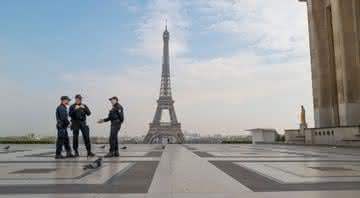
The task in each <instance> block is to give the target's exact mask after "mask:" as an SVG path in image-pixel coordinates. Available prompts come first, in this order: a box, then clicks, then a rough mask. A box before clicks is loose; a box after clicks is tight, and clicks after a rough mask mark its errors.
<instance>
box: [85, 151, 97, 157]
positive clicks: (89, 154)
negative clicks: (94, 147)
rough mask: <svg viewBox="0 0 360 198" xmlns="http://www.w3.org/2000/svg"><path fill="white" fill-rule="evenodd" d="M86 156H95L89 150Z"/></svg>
mask: <svg viewBox="0 0 360 198" xmlns="http://www.w3.org/2000/svg"><path fill="white" fill-rule="evenodd" d="M87 156H88V157H95V154H94V153H93V152H91V151H89V152H88V155H87Z"/></svg>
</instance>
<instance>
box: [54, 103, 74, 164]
mask: <svg viewBox="0 0 360 198" xmlns="http://www.w3.org/2000/svg"><path fill="white" fill-rule="evenodd" d="M69 102H70V98H69V97H67V96H62V97H61V104H60V105H59V106H58V107H57V108H56V128H57V140H56V155H55V159H63V158H65V157H64V156H62V155H61V152H62V147H63V146H64V147H65V151H66V157H74V155H73V154H72V153H71V148H70V144H69V136H68V132H67V128H68V126H69V124H70V122H69V119H68V112H67V108H66V106H67V105H69Z"/></svg>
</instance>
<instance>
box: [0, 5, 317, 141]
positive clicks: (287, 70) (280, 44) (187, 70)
mask: <svg viewBox="0 0 360 198" xmlns="http://www.w3.org/2000/svg"><path fill="white" fill-rule="evenodd" d="M186 3H188V4H189V2H186ZM191 4H192V6H197V7H194V9H198V10H201V12H203V13H204V15H206V16H208V17H209V18H211V20H212V24H211V25H209V28H208V30H211V31H218V32H223V33H225V34H228V35H230V36H228V37H227V38H226V39H227V40H229V41H233V40H238V38H239V37H241V39H244V40H250V41H253V44H254V45H253V46H240V45H239V49H238V50H237V51H234V52H232V53H230V54H228V55H226V56H215V57H209V58H206V59H198V58H197V57H194V56H191V55H190V53H187V52H189V43H188V37H187V36H188V32H189V29H188V27H189V25H190V23H189V20H196V19H194V18H189V16H188V15H187V13H186V8H185V7H184V6H185V4H184V1H170V0H153V1H150V2H149V4H148V7H147V8H146V10H145V14H144V16H143V17H142V19H141V21H140V23H139V26H138V29H137V31H136V34H137V36H138V41H139V42H138V45H137V46H136V48H134V49H132V51H133V52H136V54H137V55H138V57H139V58H144V57H150V58H153V59H155V60H159V62H158V64H156V65H145V66H131V65H130V66H128V67H126V68H127V70H121V71H112V72H111V73H99V72H97V71H88V72H87V73H72V74H67V75H65V76H64V78H63V80H64V83H63V84H62V87H63V88H64V89H65V88H66V89H68V88H70V90H67V91H68V92H67V93H68V94H69V95H75V94H77V93H81V94H83V95H84V96H85V102H86V103H87V104H89V106H90V108H91V109H92V111H93V115H92V116H91V117H90V119H89V123H90V126H91V130H92V133H93V134H96V135H108V128H107V126H106V125H97V124H96V123H95V122H96V120H97V119H98V118H102V117H104V116H106V114H107V111H108V109H109V108H110V107H109V102H108V101H107V98H108V97H110V96H113V95H118V96H119V97H120V99H121V103H122V104H123V105H124V107H125V109H126V123H125V125H124V128H123V131H127V132H128V134H129V135H140V134H145V132H146V131H147V129H148V123H149V122H150V121H151V120H152V118H153V115H154V111H155V107H156V99H157V97H158V94H159V86H160V79H159V78H160V72H161V71H160V69H161V68H160V65H161V63H160V60H161V53H162V52H161V51H162V37H161V35H162V32H163V30H164V23H165V19H166V18H167V19H168V26H169V30H170V33H171V40H170V47H171V52H172V53H171V60H172V61H171V71H172V76H173V78H172V80H173V83H172V86H173V89H174V91H173V93H174V99H175V100H176V103H175V108H176V110H177V114H178V118H179V120H180V122H182V124H183V128H184V129H189V130H193V131H197V132H201V133H219V132H223V133H236V132H241V131H242V130H243V129H247V128H252V127H274V128H281V129H283V128H289V127H297V124H298V117H297V115H298V112H299V107H300V105H302V104H304V105H305V106H306V107H307V108H308V109H312V96H311V74H310V63H309V55H308V47H307V43H308V41H307V25H306V22H307V21H306V17H305V16H306V11H305V9H304V8H302V5H301V4H299V3H298V2H296V1H294V2H289V1H288V0H272V1H268V0H241V1H240V0H239V1H234V0H233V1H230V0H229V1H227V0H224V1H220V0H211V1H207V0H206V1H205V0H204V1H196V2H192V3H191ZM213 19H215V20H213ZM204 47H206V46H204ZM259 49H262V50H266V51H270V52H269V53H267V54H265V55H259V53H257V51H258V50H259ZM278 50H279V51H278ZM288 56H291V57H292V59H291V60H286V61H283V57H288ZM297 57H300V58H297ZM269 59H271V60H272V62H269V61H268V60H269ZM274 60H275V61H274ZM273 62H276V64H275V63H273ZM122 68H123V67H122ZM0 88H1V90H3V89H5V88H6V87H0ZM11 88H12V89H9V90H8V91H7V92H3V94H5V95H9V96H16V95H19V96H23V97H24V98H26V97H27V96H31V98H30V100H31V101H36V105H40V106H41V105H43V106H44V108H45V109H46V110H42V111H41V113H38V111H37V110H36V108H37V107H36V106H23V108H24V110H25V111H30V112H36V113H35V114H36V115H37V116H34V117H32V119H31V121H26V117H21V119H20V121H26V122H25V123H29V124H32V125H31V126H32V127H33V129H34V130H39V131H40V130H42V129H44V128H45V129H49V130H52V128H51V127H53V124H54V121H53V117H52V116H49V115H53V113H54V112H53V111H54V108H55V106H56V101H57V100H58V99H57V98H54V97H53V96H60V95H62V94H63V93H62V92H61V90H54V91H53V92H51V93H47V94H46V95H47V96H48V97H47V98H46V97H45V99H44V98H43V97H40V99H39V97H37V96H38V95H43V93H37V92H32V93H30V92H28V91H26V90H27V88H26V86H25V87H15V88H13V87H11ZM11 90H16V92H14V91H11ZM11 101H12V100H8V101H7V102H8V103H11ZM49 101H54V102H49ZM27 104H28V103H27ZM0 107H1V109H5V112H8V113H14V112H12V108H11V106H9V105H5V104H1V106H0ZM308 112H309V113H310V112H311V111H310V110H308ZM11 115H12V116H10V117H9V118H4V119H1V120H0V121H1V122H2V123H0V124H1V125H2V126H5V127H4V128H5V129H9V130H10V129H11V130H12V131H14V129H12V128H11V126H12V124H15V122H16V121H15V117H16V115H15V114H11ZM308 119H309V122H310V125H311V121H312V115H309V116H308ZM9 120H12V121H13V122H8V121H9ZM42 120H44V122H42ZM20 128H26V126H25V127H23V126H21V127H19V129H20Z"/></svg>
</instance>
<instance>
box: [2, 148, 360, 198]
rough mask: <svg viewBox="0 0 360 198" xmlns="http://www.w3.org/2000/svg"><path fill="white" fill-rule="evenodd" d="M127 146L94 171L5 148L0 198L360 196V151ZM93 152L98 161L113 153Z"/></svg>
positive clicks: (39, 152) (46, 151) (39, 151)
mask: <svg viewBox="0 0 360 198" xmlns="http://www.w3.org/2000/svg"><path fill="white" fill-rule="evenodd" d="M127 146H128V149H126V150H123V151H122V152H121V157H120V158H111V159H105V160H104V163H103V165H102V166H101V167H100V168H98V169H93V170H83V165H85V164H88V163H89V162H91V161H92V160H95V159H96V158H92V159H87V158H86V157H80V158H75V159H66V160H55V159H54V148H53V147H54V146H52V145H12V146H11V147H10V149H9V150H6V149H3V150H1V149H0V154H1V155H0V174H1V176H0V198H3V197H23V198H25V197H37V198H47V197H54V198H55V197H69V198H70V197H71V198H72V197H73V198H75V197H76V198H81V197H86V198H94V197H96V198H106V197H107V198H111V197H133V198H137V197H143V198H144V197H159V198H161V197H174V198H183V197H199V198H209V197H210V198H212V197H225V198H232V197H247V198H252V197H258V198H272V197H280V198H281V197H289V196H290V195H291V196H292V198H296V197H307V198H312V197H327V198H332V197H334V198H335V197H341V198H346V197H354V198H355V197H356V198H358V197H360V149H355V148H330V147H303V146H282V145H220V144H218V145H167V146H166V147H165V148H163V147H162V146H161V145H127ZM94 147H95V148H96V154H97V155H98V156H101V155H104V154H105V153H106V152H107V148H106V149H102V148H101V147H100V145H94ZM85 153H86V152H84V150H83V152H82V154H83V155H84V154H85Z"/></svg>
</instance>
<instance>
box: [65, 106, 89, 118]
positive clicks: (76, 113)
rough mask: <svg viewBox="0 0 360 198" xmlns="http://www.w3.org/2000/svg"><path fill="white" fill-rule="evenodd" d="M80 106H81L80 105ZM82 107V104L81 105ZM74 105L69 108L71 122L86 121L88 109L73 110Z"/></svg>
mask: <svg viewBox="0 0 360 198" xmlns="http://www.w3.org/2000/svg"><path fill="white" fill-rule="evenodd" d="M80 105H81V104H80ZM82 105H84V104H82ZM75 106H76V104H73V105H71V106H70V109H69V115H70V117H71V120H72V121H86V116H89V115H90V114H91V112H90V109H89V107H87V106H86V105H84V107H85V108H78V109H75Z"/></svg>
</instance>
